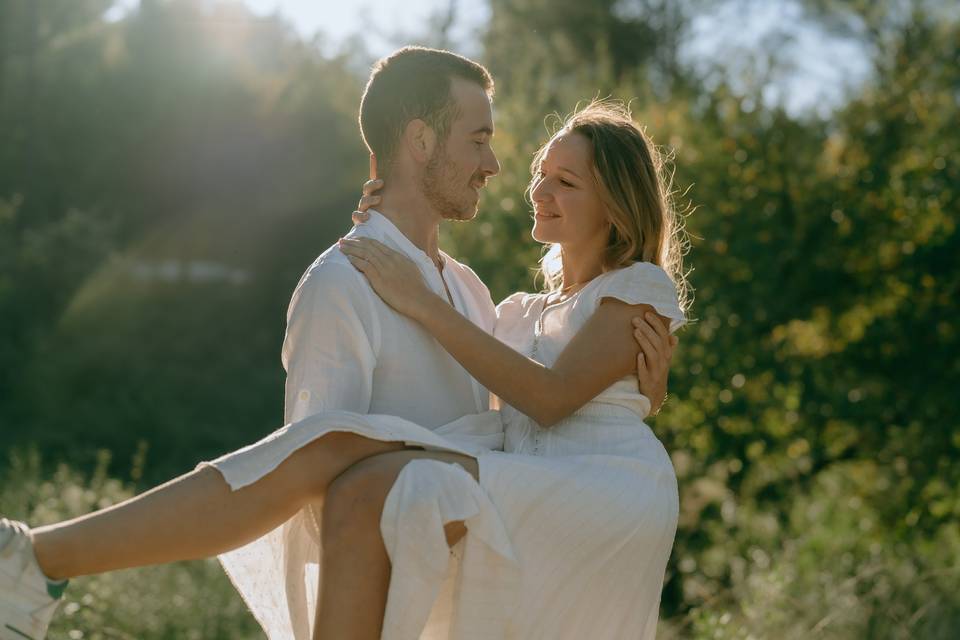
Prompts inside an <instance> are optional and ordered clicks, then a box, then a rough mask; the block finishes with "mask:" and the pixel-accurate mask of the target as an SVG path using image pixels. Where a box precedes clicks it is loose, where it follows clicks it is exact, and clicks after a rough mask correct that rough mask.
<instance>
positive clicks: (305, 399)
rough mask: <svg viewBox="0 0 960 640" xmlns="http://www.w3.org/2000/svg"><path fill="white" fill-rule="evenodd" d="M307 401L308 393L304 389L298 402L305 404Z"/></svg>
mask: <svg viewBox="0 0 960 640" xmlns="http://www.w3.org/2000/svg"><path fill="white" fill-rule="evenodd" d="M309 399H310V392H309V391H307V390H306V389H303V390H302V391H300V400H302V401H303V402H306V401H307V400H309Z"/></svg>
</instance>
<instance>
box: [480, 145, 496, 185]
mask: <svg viewBox="0 0 960 640" xmlns="http://www.w3.org/2000/svg"><path fill="white" fill-rule="evenodd" d="M480 171H482V172H483V175H484V177H487V178H492V177H493V176H495V175H497V174H498V173H500V161H499V160H497V154H495V153H494V152H493V148H492V147H487V153H486V154H485V155H484V158H483V164H482V165H481V166H480Z"/></svg>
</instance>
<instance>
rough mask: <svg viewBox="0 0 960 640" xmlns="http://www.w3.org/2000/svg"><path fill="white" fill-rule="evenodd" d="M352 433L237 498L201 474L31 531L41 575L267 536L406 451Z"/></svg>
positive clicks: (66, 574) (319, 446)
mask: <svg viewBox="0 0 960 640" xmlns="http://www.w3.org/2000/svg"><path fill="white" fill-rule="evenodd" d="M404 448H405V447H404V445H403V443H398V442H380V441H378V440H371V439H368V438H365V437H363V436H359V435H356V434H353V433H343V432H333V433H328V434H325V435H323V436H321V437H320V438H318V439H316V440H314V441H313V442H311V443H310V444H308V445H306V446H304V447H302V448H301V449H299V450H298V451H296V452H295V453H294V454H293V455H291V456H290V457H289V458H287V459H286V460H285V461H284V462H283V463H282V464H280V466H278V467H277V468H276V469H275V470H273V471H272V472H270V473H269V474H267V475H266V476H264V477H263V478H261V479H260V480H258V481H257V482H255V483H253V484H251V485H248V486H246V487H243V488H242V489H239V490H237V491H231V489H230V486H229V485H228V484H227V483H226V481H225V480H224V478H223V476H222V475H221V474H220V472H219V471H217V470H216V469H213V468H210V467H201V468H200V469H197V470H195V471H192V472H190V473H187V474H185V475H183V476H180V477H179V478H176V479H174V480H171V481H170V482H168V483H166V484H164V485H161V486H159V487H156V488H154V489H151V490H150V491H148V492H146V493H144V494H141V495H139V496H136V497H134V498H131V499H130V500H126V501H124V502H122V503H120V504H118V505H115V506H113V507H109V508H107V509H103V510H102V511H97V512H95V513H91V514H88V515H85V516H81V517H79V518H75V519H73V520H68V521H66V522H61V523H58V524H54V525H50V526H46V527H39V528H37V529H34V531H33V537H34V549H35V552H36V555H37V560H38V562H39V564H40V568H41V569H42V570H43V571H44V573H46V575H47V577H49V578H52V579H60V578H71V577H74V576H80V575H88V574H94V573H102V572H105V571H112V570H115V569H126V568H130V567H138V566H144V565H149V564H159V563H163V562H173V561H177V560H193V559H197V558H205V557H210V556H213V555H217V554H219V553H222V552H225V551H229V550H231V549H235V548H237V547H239V546H241V545H243V544H245V543H247V542H250V541H252V540H255V539H256V538H258V537H260V536H261V535H263V534H264V533H267V532H268V531H271V530H272V529H274V528H275V527H277V526H278V525H280V524H281V523H283V522H284V521H286V520H287V519H289V518H290V517H291V516H293V515H294V514H296V512H297V511H299V510H300V509H301V508H302V507H303V506H305V505H306V504H308V503H310V502H319V501H322V500H323V497H324V495H325V493H326V490H327V487H328V486H329V485H330V483H331V482H332V481H333V479H334V478H336V477H337V476H338V475H340V474H341V473H343V472H344V471H345V470H346V469H347V468H349V467H350V466H351V465H353V464H354V463H356V462H358V461H360V460H363V459H365V458H367V457H369V456H373V455H377V454H380V453H385V452H389V451H399V450H403V449H404Z"/></svg>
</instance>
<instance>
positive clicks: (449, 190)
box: [420, 146, 477, 222]
mask: <svg viewBox="0 0 960 640" xmlns="http://www.w3.org/2000/svg"><path fill="white" fill-rule="evenodd" d="M450 167H451V163H450V162H448V161H447V153H446V147H444V146H440V147H437V148H436V149H435V150H434V152H433V155H431V156H430V160H429V161H427V166H426V167H425V168H424V172H423V181H422V183H421V185H420V186H421V188H422V189H423V195H424V196H425V197H426V199H427V201H428V202H429V203H430V204H431V206H433V208H434V209H435V210H436V211H439V212H440V215H441V216H443V218H444V220H456V221H461V222H462V221H466V220H472V219H473V218H474V217H475V216H476V215H477V203H476V202H474V201H473V200H472V199H471V200H470V201H467V198H465V197H463V198H460V199H459V200H458V198H457V195H456V192H457V191H458V189H457V186H456V183H457V181H458V180H459V179H460V178H459V176H457V175H456V174H455V173H454V172H453V171H451V170H450ZM463 186H466V185H463Z"/></svg>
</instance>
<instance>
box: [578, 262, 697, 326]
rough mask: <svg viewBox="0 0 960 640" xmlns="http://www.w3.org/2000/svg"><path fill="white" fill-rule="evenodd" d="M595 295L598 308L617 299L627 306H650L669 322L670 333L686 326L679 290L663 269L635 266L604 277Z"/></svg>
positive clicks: (647, 263)
mask: <svg viewBox="0 0 960 640" xmlns="http://www.w3.org/2000/svg"><path fill="white" fill-rule="evenodd" d="M603 278H604V281H603V282H601V283H600V286H599V287H598V288H597V292H596V304H597V306H599V305H600V302H601V301H602V300H603V299H604V298H616V299H617V300H622V301H623V302H626V303H627V304H649V305H650V306H651V307H653V308H654V309H656V311H657V313H659V314H660V315H662V316H664V317H667V318H669V319H670V331H671V333H672V332H674V331H676V330H677V329H679V328H680V327H682V326H683V325H684V324H686V322H687V317H686V316H685V315H684V313H683V310H682V309H681V308H680V301H679V299H678V297H677V287H676V285H674V283H673V281H672V280H671V279H670V276H668V275H667V272H666V271H664V270H663V269H662V268H661V267H659V266H657V265H655V264H651V263H649V262H636V263H634V264H632V265H630V266H629V267H623V268H622V269H617V270H616V271H611V272H608V273H606V274H604V276H603Z"/></svg>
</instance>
